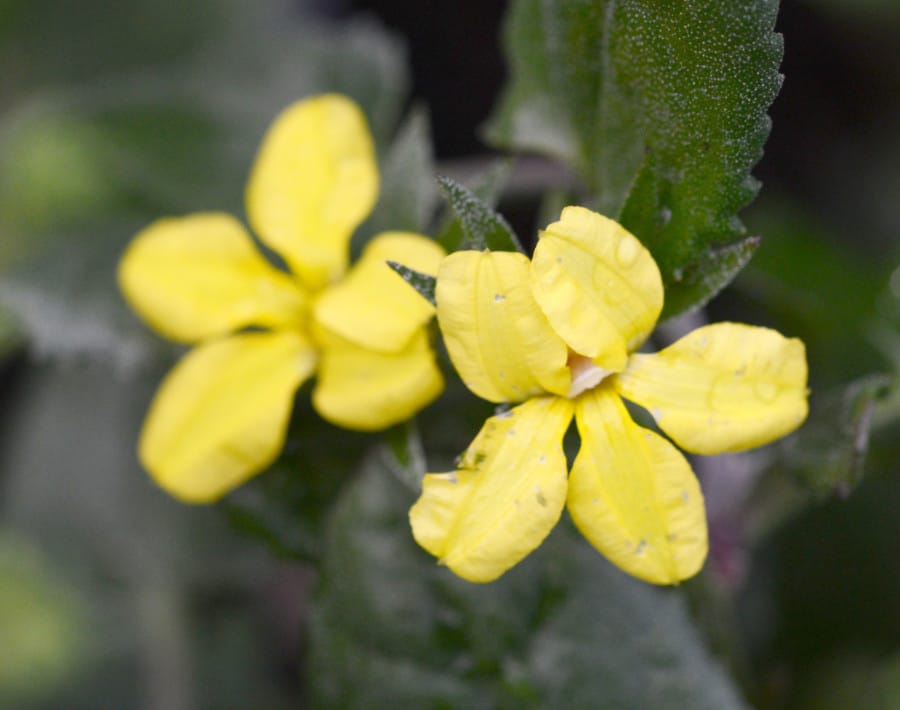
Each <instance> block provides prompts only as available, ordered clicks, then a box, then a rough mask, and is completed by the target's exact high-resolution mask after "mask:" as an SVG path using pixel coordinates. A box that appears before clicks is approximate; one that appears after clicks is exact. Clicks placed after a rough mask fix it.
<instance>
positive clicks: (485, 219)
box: [438, 177, 523, 252]
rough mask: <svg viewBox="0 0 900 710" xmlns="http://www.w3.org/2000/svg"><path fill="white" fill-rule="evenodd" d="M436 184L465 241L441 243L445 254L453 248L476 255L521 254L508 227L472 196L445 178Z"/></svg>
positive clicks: (517, 242) (516, 240) (519, 246)
mask: <svg viewBox="0 0 900 710" xmlns="http://www.w3.org/2000/svg"><path fill="white" fill-rule="evenodd" d="M438 184H439V185H440V186H441V189H442V190H443V191H444V196H445V197H446V198H447V202H448V203H449V204H450V207H451V208H452V209H453V212H454V213H455V214H456V216H457V218H458V219H459V223H460V225H461V227H462V231H463V234H464V235H465V241H464V242H463V243H462V244H461V245H451V244H447V243H445V244H444V246H445V247H446V248H447V250H448V251H451V250H453V249H457V248H463V249H476V250H479V251H480V250H482V249H492V250H494V251H519V252H521V251H523V249H522V245H521V244H520V243H519V240H518V238H517V237H516V235H515V234H514V233H513V230H512V227H510V226H509V224H508V223H507V222H506V220H505V219H504V218H503V217H502V216H501V215H500V214H498V213H497V212H495V211H494V210H493V209H491V208H490V207H489V206H488V205H487V204H486V203H485V202H484V201H483V200H481V199H480V198H479V197H478V196H477V195H475V193H473V192H472V191H470V190H468V189H467V188H465V187H463V186H462V185H460V184H459V183H457V182H454V181H453V180H451V179H450V178H448V177H439V178H438Z"/></svg>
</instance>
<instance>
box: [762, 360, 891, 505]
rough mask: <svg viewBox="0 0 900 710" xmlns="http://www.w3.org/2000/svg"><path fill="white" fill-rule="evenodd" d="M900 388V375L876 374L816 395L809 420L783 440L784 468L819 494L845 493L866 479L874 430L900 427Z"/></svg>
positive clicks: (781, 465)
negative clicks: (894, 405) (898, 407)
mask: <svg viewBox="0 0 900 710" xmlns="http://www.w3.org/2000/svg"><path fill="white" fill-rule="evenodd" d="M898 392H900V378H898V377H893V378H891V377H888V376H886V375H882V376H877V375H873V376H869V377H865V378H862V379H861V380H859V381H857V382H853V383H851V384H849V385H847V386H846V387H844V388H841V390H840V391H838V392H834V393H831V394H829V395H826V396H822V397H814V398H813V401H812V406H811V414H810V419H809V421H807V422H806V424H805V425H804V426H803V428H802V429H801V430H800V431H798V432H797V434H796V435H794V436H793V437H791V438H790V439H788V440H787V441H786V442H785V444H784V447H785V448H784V452H783V458H782V461H781V464H780V466H779V467H778V468H779V470H780V471H781V472H784V470H785V469H787V471H789V472H790V473H791V474H792V475H794V476H795V477H796V478H797V479H798V480H799V481H800V482H801V483H802V484H803V485H804V487H806V488H807V489H809V490H810V491H812V492H813V493H814V494H816V495H819V496H822V495H839V496H841V497H846V496H847V495H849V494H850V491H851V490H852V489H853V488H854V487H856V485H857V484H858V483H859V482H860V481H861V480H862V477H863V473H864V471H865V468H866V466H865V464H866V456H867V454H868V452H869V441H870V438H871V436H872V435H873V433H875V432H876V431H877V429H878V428H896V427H897V426H900V412H896V411H894V412H892V411H890V406H891V395H892V394H893V397H894V399H896V398H897V396H898Z"/></svg>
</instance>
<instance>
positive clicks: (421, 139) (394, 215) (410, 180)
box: [359, 109, 438, 234]
mask: <svg viewBox="0 0 900 710" xmlns="http://www.w3.org/2000/svg"><path fill="white" fill-rule="evenodd" d="M433 176H434V159H433V156H432V151H431V136H430V133H429V130H428V115H427V113H426V112H425V111H424V110H422V109H417V110H414V111H412V112H411V113H410V115H409V116H408V117H407V119H406V121H404V123H403V125H401V126H400V129H399V131H398V132H397V136H396V138H395V139H394V142H393V143H392V144H391V147H390V150H389V151H388V154H387V156H386V158H385V160H384V163H383V166H382V170H381V189H380V193H379V195H378V204H377V205H376V207H375V211H374V212H373V213H372V216H371V217H369V219H368V220H367V222H366V224H365V225H364V226H363V227H362V228H361V229H360V230H359V231H361V232H367V233H368V234H375V233H378V232H385V231H395V230H397V231H408V232H419V233H422V232H424V231H425V230H426V228H427V227H428V224H429V221H430V219H431V216H432V213H433V212H434V209H435V207H436V206H437V200H438V194H437V190H436V189H435V185H434V180H433Z"/></svg>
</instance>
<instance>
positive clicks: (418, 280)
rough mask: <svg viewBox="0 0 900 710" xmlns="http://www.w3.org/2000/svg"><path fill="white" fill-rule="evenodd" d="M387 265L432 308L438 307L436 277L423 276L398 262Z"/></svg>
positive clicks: (390, 262) (389, 262)
mask: <svg viewBox="0 0 900 710" xmlns="http://www.w3.org/2000/svg"><path fill="white" fill-rule="evenodd" d="M387 265H388V266H390V267H391V268H392V269H393V270H394V271H396V272H397V273H398V274H400V276H401V277H402V278H403V280H404V281H406V283H408V284H409V285H410V286H412V287H413V288H414V289H415V290H416V293H418V294H419V295H420V296H421V297H422V298H424V299H425V300H426V301H428V302H429V303H430V304H431V305H432V306H434V305H437V301H436V300H435V297H434V289H435V288H436V287H437V279H436V278H435V277H434V276H430V275H428V274H423V273H422V272H421V271H416V270H415V269H410V268H409V267H408V266H404V265H403V264H398V263H397V262H396V261H388V263H387Z"/></svg>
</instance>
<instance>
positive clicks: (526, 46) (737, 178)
mask: <svg viewBox="0 0 900 710" xmlns="http://www.w3.org/2000/svg"><path fill="white" fill-rule="evenodd" d="M777 7H778V5H777V2H776V1H775V0H734V1H731V2H724V1H722V2H715V3H699V2H681V3H677V4H676V5H672V4H665V5H663V4H660V3H658V2H656V1H655V0H621V1H619V2H612V0H575V1H574V2H566V3H549V2H542V1H541V0H518V1H517V2H516V3H515V4H514V5H513V6H512V11H511V14H510V16H509V19H508V22H507V25H506V31H505V35H504V37H505V45H506V50H507V55H508V57H509V60H510V63H511V65H512V75H513V79H512V82H511V83H510V85H509V86H508V88H507V90H506V92H505V94H504V96H503V99H502V101H501V103H500V105H499V107H498V108H497V110H496V111H495V113H494V115H493V117H492V118H491V121H490V123H489V124H488V127H487V129H488V136H489V137H490V138H491V140H492V141H494V142H495V143H496V144H498V145H500V146H503V147H506V148H512V149H517V150H538V151H540V152H544V153H549V154H551V155H555V156H557V157H559V158H561V159H562V160H564V161H565V162H566V163H568V164H570V165H572V166H573V167H575V168H576V169H577V170H578V172H579V173H580V174H581V175H582V177H583V178H584V180H585V182H586V184H587V186H588V188H589V190H590V191H591V193H592V195H593V199H594V200H595V201H596V206H597V207H598V208H599V209H600V211H601V212H603V213H605V214H608V215H610V216H612V217H617V218H618V219H619V221H620V222H621V223H622V224H623V225H624V226H625V227H627V228H628V229H629V230H631V231H632V232H633V233H634V234H635V235H637V236H638V237H639V238H640V239H641V241H642V242H643V243H644V244H645V245H646V246H647V247H648V248H649V249H650V251H651V252H652V253H653V256H654V258H655V259H656V260H657V263H658V264H659V266H660V270H661V272H662V275H663V280H664V282H665V286H666V305H665V310H664V312H663V316H664V317H669V316H673V315H676V314H677V313H679V312H680V311H682V310H685V309H687V308H689V307H691V306H693V305H695V304H696V303H698V302H699V301H703V300H708V299H709V298H710V296H711V295H713V291H712V289H717V288H721V287H722V286H723V285H724V284H725V283H727V282H728V281H729V280H730V279H731V278H732V277H733V276H734V274H735V273H736V272H735V268H736V267H738V266H739V264H740V262H741V260H740V259H737V260H735V259H734V258H731V257H727V256H726V258H722V259H717V258H716V253H715V252H714V253H713V254H710V253H709V252H710V251H714V250H716V249H718V250H721V249H722V248H723V247H728V246H731V245H733V244H734V243H736V242H738V241H739V240H741V239H742V238H743V237H744V234H745V229H744V227H743V225H742V224H741V223H740V221H739V220H738V219H737V217H736V215H737V212H738V210H740V209H741V208H742V207H744V206H745V205H746V204H747V203H748V202H750V200H752V199H753V197H754V196H755V194H756V191H757V189H758V185H757V183H756V182H755V181H754V180H753V178H752V177H751V176H750V170H751V168H752V167H753V165H754V164H755V163H756V162H757V161H758V160H759V158H760V156H761V155H762V146H763V142H764V141H765V139H766V137H767V135H768V132H769V125H770V122H769V119H768V117H767V115H766V110H767V109H768V106H769V105H770V104H771V102H772V100H773V99H774V98H775V95H776V94H777V92H778V89H779V87H780V84H781V77H780V75H779V74H778V63H779V61H780V59H781V54H782V42H781V38H780V36H779V35H776V34H775V33H774V32H773V26H774V23H775V16H776V12H777ZM718 255H719V256H723V254H722V252H721V251H719V252H718ZM701 269H703V270H704V271H705V272H706V274H707V276H708V278H707V279H705V280H700V279H697V280H694V281H692V282H685V281H684V280H683V279H684V275H685V274H687V273H689V272H692V271H696V272H698V273H699V271H700V270H701ZM713 270H714V271H715V275H712V274H711V272H712V271H713ZM679 275H681V278H679Z"/></svg>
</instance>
